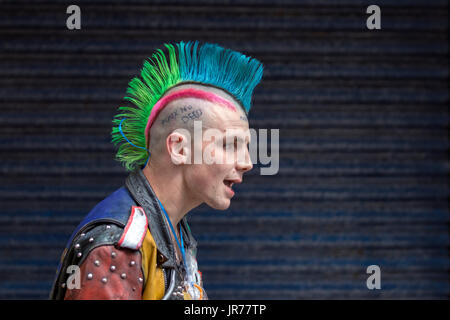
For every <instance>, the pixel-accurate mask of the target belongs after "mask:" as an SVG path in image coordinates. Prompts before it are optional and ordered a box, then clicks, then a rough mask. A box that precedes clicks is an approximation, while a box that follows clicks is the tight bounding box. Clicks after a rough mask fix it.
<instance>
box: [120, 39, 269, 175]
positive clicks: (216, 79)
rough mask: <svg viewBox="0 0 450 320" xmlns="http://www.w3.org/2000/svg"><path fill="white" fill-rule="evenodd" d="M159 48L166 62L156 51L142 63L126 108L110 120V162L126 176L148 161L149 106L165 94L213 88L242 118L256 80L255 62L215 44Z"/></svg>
mask: <svg viewBox="0 0 450 320" xmlns="http://www.w3.org/2000/svg"><path fill="white" fill-rule="evenodd" d="M164 46H165V47H166V48H167V51H168V57H167V56H166V54H165V53H164V52H163V51H162V50H161V49H157V50H156V51H155V53H153V55H152V57H151V58H148V60H147V61H145V62H144V66H143V68H142V70H141V77H135V78H134V79H132V80H131V81H130V83H129V84H128V89H127V95H126V96H125V98H124V99H125V100H127V101H129V102H131V106H122V107H119V108H118V110H119V114H117V115H116V116H115V117H114V119H113V124H114V126H113V128H112V133H111V136H112V143H113V144H114V146H117V145H119V144H120V146H119V148H118V151H117V154H116V159H117V160H118V161H120V162H122V163H123V165H124V166H125V168H126V169H127V170H129V171H132V170H134V169H135V168H136V167H138V166H142V165H144V164H145V163H146V160H147V159H148V156H149V153H148V150H147V149H146V136H145V127H146V125H147V121H148V119H149V117H150V114H151V112H152V109H153V106H154V105H155V104H156V103H157V102H158V100H159V99H160V98H161V97H162V96H163V95H164V93H165V92H166V91H167V90H169V89H170V88H172V87H174V86H176V85H179V84H182V83H185V82H186V83H198V84H205V85H210V86H214V87H218V88H220V89H223V90H225V91H226V92H228V93H229V94H231V95H232V96H233V97H234V98H235V99H236V100H237V101H238V102H239V103H240V104H241V105H242V107H243V109H244V110H245V112H246V113H247V114H248V112H249V111H250V108H251V98H252V94H253V90H254V88H255V87H256V85H257V84H258V83H259V82H260V81H261V78H262V74H263V66H262V64H261V62H259V61H258V60H256V59H254V58H251V57H247V56H245V55H243V54H242V53H239V52H236V51H233V50H230V49H224V48H222V47H220V46H219V45H216V44H210V43H204V44H203V45H200V46H199V42H198V41H195V42H191V41H189V42H187V43H185V42H183V41H181V42H179V43H176V44H174V45H173V44H164ZM125 119H126V121H124V120H125ZM130 140H131V141H130ZM131 142H132V143H131Z"/></svg>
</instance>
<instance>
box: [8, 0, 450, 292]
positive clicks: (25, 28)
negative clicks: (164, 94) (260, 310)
mask: <svg viewBox="0 0 450 320" xmlns="http://www.w3.org/2000/svg"><path fill="white" fill-rule="evenodd" d="M77 4H78V5H79V6H80V7H81V10H82V29H81V30H79V31H69V30H67V29H66V27H65V21H66V17H67V14H66V13H65V12H66V6H67V3H66V1H52V2H48V1H34V2H32V3H26V2H24V1H11V2H2V4H1V5H0V6H1V10H0V32H1V38H0V49H1V51H0V57H1V59H0V100H1V116H0V131H1V138H0V139H1V140H0V152H1V153H2V156H1V159H2V161H1V163H0V170H1V173H2V184H1V186H0V188H1V192H0V201H1V206H2V210H1V212H2V214H1V216H0V219H1V226H0V247H1V251H0V274H1V275H2V276H1V277H0V278H1V279H0V298H2V299H7V298H47V296H48V292H49V290H50V285H51V282H52V280H53V276H54V271H55V268H56V265H57V263H58V259H59V256H60V254H61V251H62V249H63V247H64V244H65V242H66V240H67V239H68V237H69V235H70V233H71V232H72V230H73V228H74V227H75V226H76V225H77V224H78V222H79V221H80V219H81V218H82V217H83V216H84V215H85V214H86V213H87V212H88V211H89V210H90V209H91V208H92V207H93V206H94V205H95V204H96V203H97V202H98V201H100V200H101V199H103V198H104V197H105V196H106V195H108V194H109V193H110V192H112V191H113V190H115V189H116V188H118V187H119V186H121V185H122V183H123V181H124V178H125V176H126V173H125V171H124V170H123V169H122V168H121V167H120V165H119V164H118V163H116V162H114V160H113V155H114V149H113V146H112V145H111V144H110V143H109V140H110V126H111V119H112V117H113V115H114V113H115V109H116V107H118V106H119V105H120V103H121V102H122V100H121V99H122V97H123V95H124V94H125V89H126V86H127V83H128V81H129V80H130V79H131V78H132V77H133V76H134V75H136V74H137V73H138V71H139V68H140V67H141V64H142V61H143V60H144V59H145V58H146V57H147V56H148V55H149V54H150V53H151V52H152V51H153V50H154V49H155V48H156V47H160V46H161V44H162V43H164V42H167V41H179V40H188V39H198V40H203V41H210V42H217V43H220V44H221V45H223V46H225V47H230V48H233V49H235V50H240V51H243V52H245V53H248V54H250V55H252V56H255V57H257V58H258V59H260V60H261V61H263V63H264V64H265V66H266V71H265V76H264V80H263V82H262V84H261V85H260V87H258V88H257V90H256V93H255V99H254V108H253V110H252V112H251V126H252V127H254V128H257V129H258V128H268V129H270V128H279V129H280V170H279V173H278V174H277V175H275V176H261V175H259V170H258V169H257V168H255V169H254V170H253V171H252V172H251V173H250V174H248V177H246V178H245V183H244V184H243V185H241V186H239V187H238V188H236V189H238V192H237V195H236V197H235V199H234V201H233V204H232V206H231V208H230V210H228V211H227V212H212V211H211V210H210V209H208V208H207V207H201V208H198V209H197V210H195V212H194V213H193V214H192V215H191V218H190V221H191V228H192V230H193V232H194V234H195V235H196V237H197V239H198V240H199V265H200V268H201V270H202V272H203V275H204V279H205V285H206V288H207V291H208V293H209V296H210V298H213V299H222V298H233V299H240V298H255V299H260V298H269V299H271V298H278V299H298V298H320V299H322V298H328V299H335V298H337V299H343V298H357V299H359V298H370V299H372V298H375V299H376V298H384V299H390V298H395V299H398V298H448V294H449V281H448V270H449V257H448V246H449V238H448V221H449V211H448V193H449V188H448V172H449V161H448V154H447V152H448V88H447V86H448V60H447V56H446V55H447V54H448V44H447V40H448V15H447V9H448V4H447V2H446V1H433V2H429V1H424V0H416V1H396V2H395V3H393V2H391V1H381V0H379V1H376V4H377V5H379V6H380V7H381V12H382V20H381V26H382V29H381V30H376V31H369V30H367V29H366V18H367V17H368V15H367V14H366V13H365V11H366V8H367V6H368V5H370V4H373V3H371V2H368V1H333V0H320V1H289V0H286V1H277V3H276V4H274V3H273V1H269V0H249V1H243V0H242V1H241V0H237V1H220V2H213V1H208V0H203V1H189V2H184V1H152V2H151V4H149V1H144V0H142V1H136V0H135V1H116V2H110V1H101V0H93V1H77ZM372 264H375V265H379V266H380V268H381V285H382V289H381V290H368V289H367V287H366V279H367V277H368V276H369V275H368V274H366V268H367V266H369V265H372Z"/></svg>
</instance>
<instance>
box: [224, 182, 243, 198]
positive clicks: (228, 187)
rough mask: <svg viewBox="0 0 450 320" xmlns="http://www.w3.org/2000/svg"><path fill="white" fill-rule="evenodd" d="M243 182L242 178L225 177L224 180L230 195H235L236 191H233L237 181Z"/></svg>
mask: <svg viewBox="0 0 450 320" xmlns="http://www.w3.org/2000/svg"><path fill="white" fill-rule="evenodd" d="M241 182H242V180H241V179H225V180H224V181H223V184H224V185H225V186H226V189H227V191H228V193H229V194H230V196H234V191H233V189H232V187H233V185H234V184H235V183H241Z"/></svg>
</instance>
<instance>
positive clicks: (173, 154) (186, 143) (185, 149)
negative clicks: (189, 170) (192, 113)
mask: <svg viewBox="0 0 450 320" xmlns="http://www.w3.org/2000/svg"><path fill="white" fill-rule="evenodd" d="M166 149H167V152H168V153H169V156H170V159H171V160H172V163H173V164H174V165H180V164H190V163H191V134H190V133H189V131H188V130H186V129H177V130H175V131H173V132H172V133H170V134H169V135H168V136H167V139H166Z"/></svg>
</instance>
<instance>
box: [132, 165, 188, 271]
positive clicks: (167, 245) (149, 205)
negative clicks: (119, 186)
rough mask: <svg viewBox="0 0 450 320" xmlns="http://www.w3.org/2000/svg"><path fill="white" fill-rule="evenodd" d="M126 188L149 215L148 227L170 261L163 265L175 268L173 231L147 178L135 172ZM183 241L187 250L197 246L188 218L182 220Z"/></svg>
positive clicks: (157, 245)
mask: <svg viewBox="0 0 450 320" xmlns="http://www.w3.org/2000/svg"><path fill="white" fill-rule="evenodd" d="M125 186H126V187H127V189H128V190H129V191H130V193H131V195H132V197H133V198H134V200H135V201H136V202H137V203H138V205H139V206H141V207H142V208H143V209H144V211H145V213H146V214H147V220H148V227H149V229H150V232H151V234H152V236H153V239H154V240H155V243H156V247H157V248H158V250H159V252H160V253H162V254H163V255H164V257H166V258H167V259H168V260H167V261H166V262H164V263H163V267H169V268H173V267H175V265H176V259H175V250H174V247H173V244H172V240H171V239H172V238H171V235H170V233H171V230H170V229H169V227H168V225H167V223H166V222H165V218H164V216H163V215H164V213H163V212H162V209H161V206H160V205H159V203H158V198H157V197H156V194H155V192H154V191H153V189H152V187H151V185H150V183H149V182H148V180H147V177H146V176H145V175H144V173H143V172H142V170H141V169H137V170H135V171H133V172H132V173H131V174H130V175H129V176H128V177H127V179H126V181H125ZM180 223H181V228H182V231H183V240H184V242H185V244H186V246H187V248H189V249H192V248H195V247H196V246H197V242H196V240H195V239H194V237H193V236H192V234H191V230H190V229H189V226H188V224H187V221H186V216H185V217H184V218H183V219H181V221H180Z"/></svg>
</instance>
